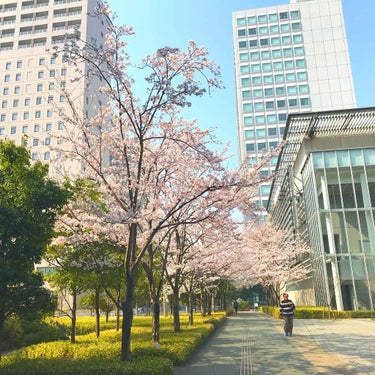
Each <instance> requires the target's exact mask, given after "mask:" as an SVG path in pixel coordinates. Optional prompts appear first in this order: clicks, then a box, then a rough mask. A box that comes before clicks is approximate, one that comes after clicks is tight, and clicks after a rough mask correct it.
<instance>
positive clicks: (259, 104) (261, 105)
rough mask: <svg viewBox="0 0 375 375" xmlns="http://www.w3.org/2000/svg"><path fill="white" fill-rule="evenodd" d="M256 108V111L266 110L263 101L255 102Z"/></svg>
mask: <svg viewBox="0 0 375 375" xmlns="http://www.w3.org/2000/svg"><path fill="white" fill-rule="evenodd" d="M254 109H255V110H256V111H263V110H264V107H263V102H256V103H254Z"/></svg>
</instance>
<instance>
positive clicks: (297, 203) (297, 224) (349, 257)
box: [269, 108, 375, 310]
mask: <svg viewBox="0 0 375 375" xmlns="http://www.w3.org/2000/svg"><path fill="white" fill-rule="evenodd" d="M284 140H285V146H284V148H283V150H282V152H281V154H280V158H279V160H278V164H277V172H278V173H277V177H276V179H275V181H274V184H273V186H272V192H271V196H270V205H269V213H270V217H271V220H272V221H273V222H274V223H275V224H276V225H278V226H280V227H282V228H284V229H287V228H288V229H293V230H294V232H295V233H296V235H299V236H301V237H302V238H304V239H305V240H306V241H307V242H308V243H309V245H310V247H311V250H312V251H311V255H310V257H309V258H308V259H307V260H306V261H305V262H302V263H301V265H300V266H306V267H309V268H310V271H311V279H310V281H311V284H310V286H307V287H306V280H305V289H309V288H310V289H312V290H313V296H314V299H315V301H311V303H316V304H317V305H321V306H332V307H333V308H336V309H338V310H358V309H374V305H375V225H374V223H375V220H374V219H375V108H364V109H355V110H343V111H334V112H333V111H332V112H319V113H311V114H305V115H292V116H290V117H289V119H288V123H287V129H286V134H285V137H284ZM288 288H289V290H291V291H294V292H295V298H296V299H297V300H298V298H299V296H301V295H302V294H303V293H304V292H305V291H306V290H304V288H299V287H298V283H295V285H293V283H291V284H290V285H289V287H288ZM304 302H305V303H306V301H304Z"/></svg>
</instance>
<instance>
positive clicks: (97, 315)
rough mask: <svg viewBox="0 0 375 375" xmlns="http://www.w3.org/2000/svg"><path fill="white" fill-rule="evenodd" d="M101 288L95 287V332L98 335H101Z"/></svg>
mask: <svg viewBox="0 0 375 375" xmlns="http://www.w3.org/2000/svg"><path fill="white" fill-rule="evenodd" d="M99 298H100V293H99V288H95V333H96V337H99V336H100V307H99Z"/></svg>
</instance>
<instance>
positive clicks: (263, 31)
mask: <svg viewBox="0 0 375 375" xmlns="http://www.w3.org/2000/svg"><path fill="white" fill-rule="evenodd" d="M259 34H262V35H264V34H268V27H267V26H262V27H260V28H259Z"/></svg>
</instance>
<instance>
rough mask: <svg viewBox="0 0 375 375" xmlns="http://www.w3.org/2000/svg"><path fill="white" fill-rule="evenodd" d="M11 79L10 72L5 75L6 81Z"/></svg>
mask: <svg viewBox="0 0 375 375" xmlns="http://www.w3.org/2000/svg"><path fill="white" fill-rule="evenodd" d="M9 81H10V75H9V74H6V75H5V76H4V82H9Z"/></svg>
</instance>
